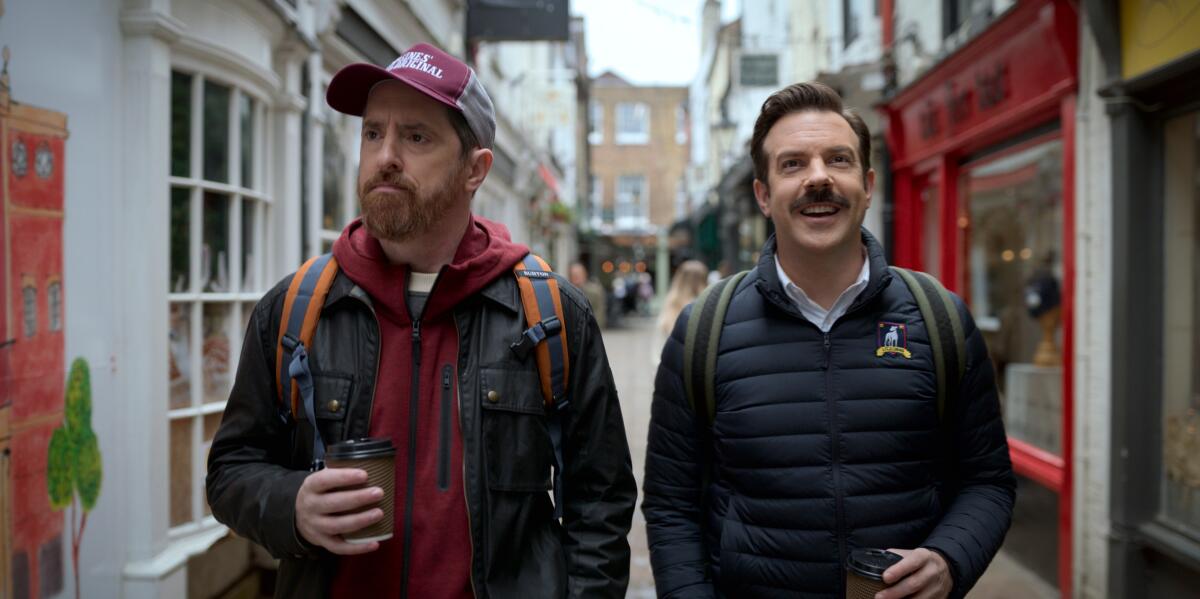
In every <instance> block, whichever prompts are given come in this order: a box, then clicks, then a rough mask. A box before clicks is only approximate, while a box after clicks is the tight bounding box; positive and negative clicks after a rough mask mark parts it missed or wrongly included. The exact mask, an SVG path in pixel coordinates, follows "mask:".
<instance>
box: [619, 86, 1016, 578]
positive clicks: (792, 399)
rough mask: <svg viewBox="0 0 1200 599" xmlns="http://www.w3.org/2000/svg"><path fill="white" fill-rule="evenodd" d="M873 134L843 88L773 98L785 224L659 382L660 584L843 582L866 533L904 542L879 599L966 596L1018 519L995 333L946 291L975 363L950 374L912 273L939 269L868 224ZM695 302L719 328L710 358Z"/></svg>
mask: <svg viewBox="0 0 1200 599" xmlns="http://www.w3.org/2000/svg"><path fill="white" fill-rule="evenodd" d="M870 140H871V137H870V132H869V131H868V130H867V127H866V125H865V124H864V123H863V121H862V119H861V118H859V117H858V116H857V115H855V114H854V113H853V112H849V111H846V110H844V109H843V107H842V101H841V98H840V97H839V96H838V95H837V93H836V92H834V91H833V90H832V89H830V88H829V87H827V86H825V85H822V84H819V83H798V84H795V85H791V86H788V87H786V88H784V89H783V90H780V91H778V92H776V93H775V94H773V95H772V96H770V97H769V98H768V99H767V100H766V102H764V103H763V107H762V111H761V113H760V115H759V117H758V120H757V122H756V123H755V126H754V133H753V135H752V137H751V146H750V148H751V149H750V152H751V158H752V162H753V166H754V177H755V180H754V195H755V199H756V200H757V202H758V205H759V208H760V209H761V210H762V212H763V214H764V215H766V216H767V217H768V218H770V219H771V221H772V222H773V223H774V225H775V234H774V235H772V236H771V237H770V238H768V239H767V241H766V243H765V244H764V246H763V249H762V252H761V254H760V259H759V261H758V264H757V266H756V267H755V268H754V269H752V270H751V271H749V273H748V274H746V275H745V276H744V278H741V279H740V282H738V283H737V285H736V287H732V288H730V292H731V293H732V295H731V296H730V299H729V300H728V304H726V306H727V311H725V312H724V313H723V315H722V316H720V318H721V319H722V320H717V317H716V316H714V315H713V312H715V311H716V310H712V309H711V306H712V305H713V304H710V303H709V302H707V301H706V302H705V304H704V305H705V309H704V310H703V311H702V312H698V309H697V308H696V307H695V306H693V307H691V308H689V309H686V310H685V311H684V312H683V313H682V314H681V316H680V317H679V319H678V321H677V322H676V324H675V327H674V329H673V332H672V334H671V338H670V339H669V340H668V341H667V343H666V347H665V348H664V349H663V353H662V363H661V364H660V365H659V368H658V374H657V377H656V379H655V388H654V396H653V403H652V408H651V420H650V432H649V440H648V448H647V456H646V473H645V479H644V485H645V496H644V500H643V503H642V509H643V512H644V514H645V516H646V528H647V535H648V537H649V538H648V540H649V546H650V559H651V564H652V567H653V571H654V578H655V584H656V587H657V592H658V594H659V596H660V597H718V596H729V597H756V598H770V597H795V596H805V597H839V598H840V597H842V596H843V594H844V592H845V589H846V564H847V557H848V556H849V554H850V553H851V552H852V551H854V550H861V549H866V548H871V549H888V550H891V551H892V552H893V553H895V554H898V555H899V556H901V558H896V559H899V562H898V563H895V564H894V565H891V566H890V567H888V568H887V569H886V571H885V572H884V573H883V581H884V583H886V584H888V585H891V586H890V587H889V588H888V589H886V590H884V591H882V592H880V593H879V594H877V595H875V597H877V598H878V599H900V598H901V597H919V598H921V599H926V598H939V599H940V598H942V597H947V596H953V597H962V596H964V595H965V594H966V593H967V591H968V590H970V589H971V587H972V586H973V585H974V584H975V581H976V580H977V579H978V578H979V576H980V575H981V574H983V571H984V569H985V568H986V567H987V565H988V563H989V562H990V561H991V559H992V557H993V556H994V555H995V553H996V551H997V550H998V549H999V548H1000V544H1001V542H1002V541H1003V539H1004V536H1005V534H1006V532H1007V531H1008V527H1009V524H1010V522H1011V518H1012V508H1013V500H1014V494H1015V487H1016V481H1015V478H1014V476H1013V472H1012V465H1011V463H1010V462H1009V457H1008V443H1007V439H1006V437H1005V434H1004V426H1003V423H1002V421H1001V419H1000V406H999V401H998V399H997V391H996V383H995V375H994V372H993V370H992V364H991V360H989V358H988V354H987V348H986V347H985V346H984V341H983V336H982V335H981V334H980V332H979V330H978V329H977V328H976V326H975V323H974V321H973V320H972V319H971V315H970V313H969V312H968V311H967V309H966V306H965V305H964V304H963V303H962V300H961V299H959V298H957V297H951V296H949V295H946V296H944V298H943V297H942V296H941V294H942V293H945V292H944V291H939V290H938V289H937V288H933V290H934V291H935V292H937V296H935V297H933V300H934V301H938V302H939V304H938V305H939V306H941V310H942V311H943V312H944V313H945V315H946V317H947V318H950V316H949V315H950V314H956V315H957V317H958V321H959V324H960V325H961V327H960V329H959V331H958V334H956V335H955V342H956V343H955V345H956V346H957V345H958V342H959V340H960V339H959V338H960V336H961V349H962V350H963V352H962V353H959V354H957V355H958V356H962V357H963V360H962V361H961V362H957V360H956V361H955V363H958V364H961V365H962V366H961V369H962V370H961V371H955V374H958V373H961V374H960V375H959V377H957V378H954V379H952V381H957V384H954V382H949V383H943V380H949V379H942V378H939V373H942V374H945V373H947V370H946V364H947V361H943V360H940V359H936V358H935V355H941V356H945V355H946V354H945V353H944V352H943V351H942V349H943V347H944V346H943V345H941V342H940V340H941V339H944V337H943V332H944V331H945V329H947V328H949V327H947V326H944V325H941V324H939V323H937V322H934V323H930V322H928V320H927V319H926V318H925V316H924V314H925V312H926V309H927V307H928V306H929V303H928V301H925V302H923V303H922V304H920V305H919V304H918V301H917V295H916V294H917V293H921V294H922V295H921V297H922V298H924V300H929V299H930V295H928V294H925V293H924V292H923V291H919V292H914V291H913V287H911V286H910V285H913V283H909V281H911V280H915V277H925V275H923V274H920V273H911V272H908V271H899V270H897V271H895V272H893V271H892V270H891V269H890V268H889V267H888V265H887V263H886V262H885V260H884V255H883V248H882V247H881V246H880V244H879V243H878V242H877V241H876V240H875V238H874V237H873V236H872V235H871V234H870V233H869V232H868V231H867V230H866V229H864V228H862V223H863V218H864V217H865V215H866V211H867V208H868V207H869V206H870V203H871V193H872V191H873V187H874V182H875V172H874V171H873V170H871V168H870V156H871V150H870ZM910 277H914V278H912V279H910ZM922 280H924V281H925V282H926V283H928V284H929V285H930V286H933V285H935V283H934V282H933V281H932V279H922ZM918 289H922V290H923V289H925V288H924V287H920V288H918ZM718 297H722V296H718ZM710 310H711V311H710ZM951 311H953V312H951ZM693 318H697V319H700V320H699V324H698V326H697V327H696V328H695V329H693V330H710V331H720V334H719V335H717V334H716V333H714V334H713V335H714V336H717V338H718V341H714V342H713V343H714V345H713V346H712V347H714V348H715V350H716V351H715V360H716V364H715V367H713V366H711V365H709V366H708V367H707V372H705V368H706V367H705V363H706V361H705V360H701V359H699V358H698V357H697V356H705V355H712V354H706V353H704V352H701V351H696V350H694V348H695V345H690V346H689V345H687V343H688V339H689V338H690V339H692V343H693V344H694V343H696V341H695V340H696V339H697V336H695V335H694V334H692V335H690V336H689V324H690V320H691V319H693ZM709 322H711V324H712V327H711V328H710V327H709ZM893 325H894V326H895V334H894V335H892V326H893ZM934 327H938V329H937V331H938V332H931V331H933V328H934ZM706 338H707V337H706ZM934 340H939V341H938V345H937V346H936V347H935V345H934ZM688 347H691V348H693V349H691V350H687V351H693V352H694V353H693V354H691V355H687V351H685V348H688ZM685 363H686V364H687V367H685ZM685 372H688V373H689V375H688V377H687V380H685V376H684V373H685ZM698 373H699V374H698ZM943 391H945V392H946V393H947V394H948V395H949V396H950V397H952V398H953V401H949V402H946V403H943V401H942V399H943V397H944V395H943ZM701 395H702V396H701ZM709 401H712V402H713V403H709ZM943 410H944V413H943Z"/></svg>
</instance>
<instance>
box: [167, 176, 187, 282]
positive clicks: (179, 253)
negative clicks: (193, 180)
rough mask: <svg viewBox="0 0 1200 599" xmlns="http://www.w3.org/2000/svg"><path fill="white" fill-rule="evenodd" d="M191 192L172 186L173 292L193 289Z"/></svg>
mask: <svg viewBox="0 0 1200 599" xmlns="http://www.w3.org/2000/svg"><path fill="white" fill-rule="evenodd" d="M191 217H192V202H191V193H190V192H189V191H188V190H187V189H184V188H182V187H172V188H171V281H170V285H171V293H184V292H186V291H189V290H191V281H189V279H188V277H189V276H190V275H191V247H192V241H191V240H192V227H191V222H192V218H191Z"/></svg>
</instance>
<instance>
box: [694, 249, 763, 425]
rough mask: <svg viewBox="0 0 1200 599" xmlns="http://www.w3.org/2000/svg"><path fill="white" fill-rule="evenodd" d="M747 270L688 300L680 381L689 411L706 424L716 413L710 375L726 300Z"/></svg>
mask: <svg viewBox="0 0 1200 599" xmlns="http://www.w3.org/2000/svg"><path fill="white" fill-rule="evenodd" d="M749 272H750V271H746V270H743V271H742V272H739V273H737V274H735V275H731V276H728V277H725V278H724V279H721V280H720V281H717V282H716V283H713V284H712V285H710V286H709V287H708V288H707V289H705V290H704V291H701V292H700V295H699V296H697V297H696V301H695V302H693V303H692V313H691V317H690V318H688V324H687V334H686V336H685V337H684V342H683V384H684V388H685V389H686V391H687V397H688V403H689V404H691V406H692V411H693V412H695V413H696V417H697V418H698V419H699V421H700V422H701V423H704V424H705V425H706V426H711V425H712V421H713V417H714V416H715V415H716V405H717V399H716V398H717V394H716V383H715V380H714V378H715V376H716V370H717V349H718V346H719V345H720V341H721V328H722V327H723V326H724V324H725V313H726V312H728V311H729V301H730V300H731V299H732V298H733V292H734V290H735V289H737V286H738V283H740V282H741V281H742V279H743V278H745V277H746V274H747V273H749Z"/></svg>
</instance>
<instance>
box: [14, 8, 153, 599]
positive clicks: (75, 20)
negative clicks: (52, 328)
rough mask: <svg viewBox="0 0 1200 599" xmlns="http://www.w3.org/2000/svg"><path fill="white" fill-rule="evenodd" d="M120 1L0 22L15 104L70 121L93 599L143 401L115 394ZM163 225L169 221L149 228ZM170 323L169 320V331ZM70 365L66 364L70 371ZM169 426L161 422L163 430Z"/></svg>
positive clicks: (30, 11)
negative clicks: (95, 484) (132, 426)
mask: <svg viewBox="0 0 1200 599" xmlns="http://www.w3.org/2000/svg"><path fill="white" fill-rule="evenodd" d="M118 4H119V2H118V0H95V1H94V2H84V3H79V2H71V1H70V0H42V1H34V0H24V1H18V2H8V3H6V6H5V9H6V10H5V12H4V16H3V17H2V18H0V44H3V45H4V46H6V47H8V48H9V50H10V51H11V53H12V59H11V61H10V62H9V64H8V72H9V78H10V82H11V84H12V97H13V99H14V100H15V101H18V102H21V103H24V104H30V105H33V106H37V107H39V108H46V109H50V110H55V111H59V112H63V113H66V114H67V128H68V130H69V131H70V136H69V137H68V138H67V142H66V158H65V161H64V162H65V165H64V166H65V168H66V172H65V195H66V197H65V204H64V206H65V218H64V223H63V245H64V250H63V269H64V273H63V288H64V296H65V300H66V301H65V303H66V306H65V316H66V320H65V332H66V335H65V337H66V354H65V355H66V360H67V363H68V364H69V363H70V361H71V360H72V359H73V358H75V357H82V358H84V359H86V360H87V361H88V364H89V365H90V367H91V384H92V402H93V404H92V405H93V411H92V428H93V429H94V430H95V431H96V434H97V436H98V438H99V443H100V451H101V454H102V456H103V468H104V479H103V486H102V487H101V493H100V498H99V500H98V502H97V504H96V509H95V510H94V511H93V512H92V513H91V515H90V516H89V518H88V528H87V530H86V532H85V534H84V537H83V546H82V550H81V556H80V561H81V564H83V565H85V566H86V568H85V569H84V571H83V572H82V573H81V581H82V584H83V586H84V588H86V589H87V590H88V594H89V595H91V596H96V597H113V596H116V595H117V594H118V582H119V580H118V577H117V575H118V574H119V572H120V570H121V566H122V563H123V556H124V554H125V551H126V543H125V538H126V537H125V535H122V534H120V531H121V529H122V527H123V526H124V525H125V524H126V512H125V510H124V508H123V504H122V501H121V496H122V492H121V489H122V488H123V487H124V488H129V485H130V483H131V481H129V480H128V479H127V478H126V477H125V472H126V471H127V470H126V469H124V468H123V467H122V462H123V460H122V451H121V450H122V445H121V444H120V439H121V437H120V435H121V433H122V430H123V424H122V418H123V414H124V413H125V412H126V411H127V410H130V409H134V408H135V406H137V405H138V404H139V403H140V400H138V399H136V398H126V397H122V396H121V395H120V394H119V393H117V392H116V389H117V386H116V384H115V379H116V377H118V376H123V375H124V373H123V372H121V369H122V360H121V359H120V355H121V353H122V352H123V351H125V348H122V347H121V346H120V345H119V344H118V343H115V342H114V340H117V339H119V337H120V336H119V335H118V334H117V333H118V330H117V328H116V327H117V326H118V322H117V319H116V315H117V312H118V309H117V303H118V302H120V301H121V300H122V299H123V298H122V295H121V293H120V290H119V289H118V288H115V286H114V281H116V280H118V279H119V278H120V277H119V276H118V275H119V272H120V270H121V269H122V268H123V265H121V264H117V263H115V262H114V261H113V260H111V259H110V257H111V256H113V254H114V246H115V243H116V240H115V238H114V233H115V230H116V228H115V223H116V221H117V220H118V219H122V218H127V219H130V220H131V221H135V222H136V221H139V220H140V216H139V215H137V214H131V215H123V214H118V213H117V212H116V211H115V210H113V200H114V198H115V197H116V195H117V193H118V190H119V189H120V182H119V179H120V169H119V168H118V167H119V165H118V163H117V157H118V156H119V155H120V148H121V139H122V131H121V126H120V123H121V119H120V115H121V111H120V107H119V102H120V97H121V90H122V81H121V79H122V73H121V69H120V64H121V53H122V48H121V37H120V30H119V28H118V22H117V19H116V14H117V10H118ZM143 226H163V227H165V226H166V223H165V222H164V223H143ZM165 327H166V323H165V321H164V323H163V329H164V331H165ZM64 367H65V365H64ZM164 426H165V425H164ZM69 530H70V525H69V524H67V525H66V526H64V529H63V547H64V549H65V550H66V551H64V555H63V576H64V587H63V588H64V594H65V595H69V596H74V593H73V587H74V583H73V580H72V566H71V557H70V553H69V548H70V543H71V539H70V532H69Z"/></svg>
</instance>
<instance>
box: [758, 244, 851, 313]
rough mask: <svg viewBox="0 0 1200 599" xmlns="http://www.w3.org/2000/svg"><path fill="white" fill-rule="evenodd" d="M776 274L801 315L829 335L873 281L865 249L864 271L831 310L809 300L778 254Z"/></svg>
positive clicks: (839, 297) (834, 303)
mask: <svg viewBox="0 0 1200 599" xmlns="http://www.w3.org/2000/svg"><path fill="white" fill-rule="evenodd" d="M775 272H777V273H779V282H780V283H782V284H783V290H784V291H786V292H787V294H788V297H789V298H791V300H792V303H794V304H796V307H797V308H799V309H800V313H801V314H803V315H804V317H805V318H807V319H808V321H809V322H811V323H813V324H815V325H817V328H818V329H821V332H822V333H828V332H829V329H831V328H833V323H835V322H837V320H838V319H839V318H841V317H842V316H843V315H845V314H846V310H848V309H850V304H853V303H854V300H856V299H858V296H859V294H861V293H862V292H863V290H865V289H866V288H867V283H868V282H870V280H871V261H870V260H869V259H868V258H867V250H866V248H863V265H862V270H860V271H859V273H858V280H856V281H854V283H853V284H851V285H850V286H849V287H847V288H846V290H845V291H843V292H842V294H841V295H839V296H838V298H837V301H835V302H833V306H832V307H831V308H829V310H826V309H825V308H822V307H821V306H820V304H818V303H817V302H814V301H812V300H811V299H809V297H808V294H807V293H804V290H803V289H801V288H799V287H797V286H796V284H795V283H793V282H792V280H791V279H789V278H788V276H787V273H785V272H783V265H781V264H780V263H779V254H778V253H776V254H775Z"/></svg>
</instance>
